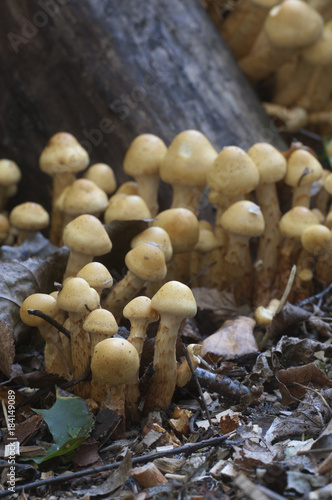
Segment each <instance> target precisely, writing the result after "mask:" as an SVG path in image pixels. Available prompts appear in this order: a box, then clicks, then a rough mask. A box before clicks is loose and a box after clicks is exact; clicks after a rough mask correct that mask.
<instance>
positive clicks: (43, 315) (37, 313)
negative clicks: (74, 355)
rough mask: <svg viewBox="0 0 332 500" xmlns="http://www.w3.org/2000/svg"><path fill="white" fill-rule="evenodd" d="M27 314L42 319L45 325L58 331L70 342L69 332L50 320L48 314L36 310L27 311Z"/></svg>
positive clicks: (53, 320)
mask: <svg viewBox="0 0 332 500" xmlns="http://www.w3.org/2000/svg"><path fill="white" fill-rule="evenodd" d="M28 314H30V315H32V316H38V317H39V318H42V319H44V320H45V321H47V323H49V324H50V325H52V326H54V328H56V329H57V330H59V332H61V333H63V334H64V335H65V336H66V337H67V338H68V339H69V340H70V331H69V330H67V328H65V327H64V326H63V325H61V323H59V322H58V321H56V320H55V319H53V318H51V316H49V315H48V314H45V313H44V312H43V311H39V310H38V309H28Z"/></svg>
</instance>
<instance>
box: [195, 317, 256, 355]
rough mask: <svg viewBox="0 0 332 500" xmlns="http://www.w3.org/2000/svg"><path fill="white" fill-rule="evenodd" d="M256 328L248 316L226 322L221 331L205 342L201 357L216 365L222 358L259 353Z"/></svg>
mask: <svg viewBox="0 0 332 500" xmlns="http://www.w3.org/2000/svg"><path fill="white" fill-rule="evenodd" d="M254 326H255V321H254V320H253V319H252V318H249V317H247V316H239V317H238V318H237V319H234V320H229V321H225V323H224V324H223V326H222V327H221V328H220V329H219V330H217V331H216V332H215V333H213V334H212V335H210V336H209V337H207V338H206V339H205V340H204V341H203V346H202V350H201V356H202V357H203V358H204V359H206V360H207V361H208V362H212V363H216V362H217V361H218V359H220V358H223V359H234V358H236V357H238V356H242V355H244V354H248V353H251V352H257V351H258V346H257V343H256V340H255V337H254V335H253V329H254Z"/></svg>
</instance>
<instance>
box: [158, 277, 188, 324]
mask: <svg viewBox="0 0 332 500" xmlns="http://www.w3.org/2000/svg"><path fill="white" fill-rule="evenodd" d="M151 306H152V308H153V309H155V310H156V311H158V313H159V314H160V315H161V316H163V315H169V316H172V317H173V318H176V321H180V322H181V321H182V319H185V318H193V317H194V316H195V314H196V313H197V304H196V301H195V297H194V295H193V293H192V291H191V290H190V288H189V287H188V286H187V285H184V284H183V283H181V282H180V281H167V283H165V284H164V285H163V286H162V287H161V288H159V290H158V292H157V293H156V294H155V295H154V296H153V297H152V299H151Z"/></svg>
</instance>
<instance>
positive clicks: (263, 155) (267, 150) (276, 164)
mask: <svg viewBox="0 0 332 500" xmlns="http://www.w3.org/2000/svg"><path fill="white" fill-rule="evenodd" d="M248 155H249V156H250V158H251V159H252V161H253V162H254V164H255V165H256V167H257V168H258V171H259V182H260V184H272V183H275V182H278V181H280V180H281V179H283V177H284V176H285V174H286V169H287V161H286V159H285V157H284V156H283V155H282V154H281V153H280V151H278V150H277V149H276V148H275V147H274V146H272V145H271V144H269V143H267V142H258V143H256V144H254V145H253V146H251V148H250V149H249V150H248Z"/></svg>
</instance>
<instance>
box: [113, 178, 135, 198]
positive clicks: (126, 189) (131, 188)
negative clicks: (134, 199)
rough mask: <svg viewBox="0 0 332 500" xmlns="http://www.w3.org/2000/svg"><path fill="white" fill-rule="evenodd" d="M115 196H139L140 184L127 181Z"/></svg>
mask: <svg viewBox="0 0 332 500" xmlns="http://www.w3.org/2000/svg"><path fill="white" fill-rule="evenodd" d="M115 194H135V195H138V184H137V182H136V181H126V182H124V183H123V184H121V186H119V187H118V189H117V192H116V193H115Z"/></svg>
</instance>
